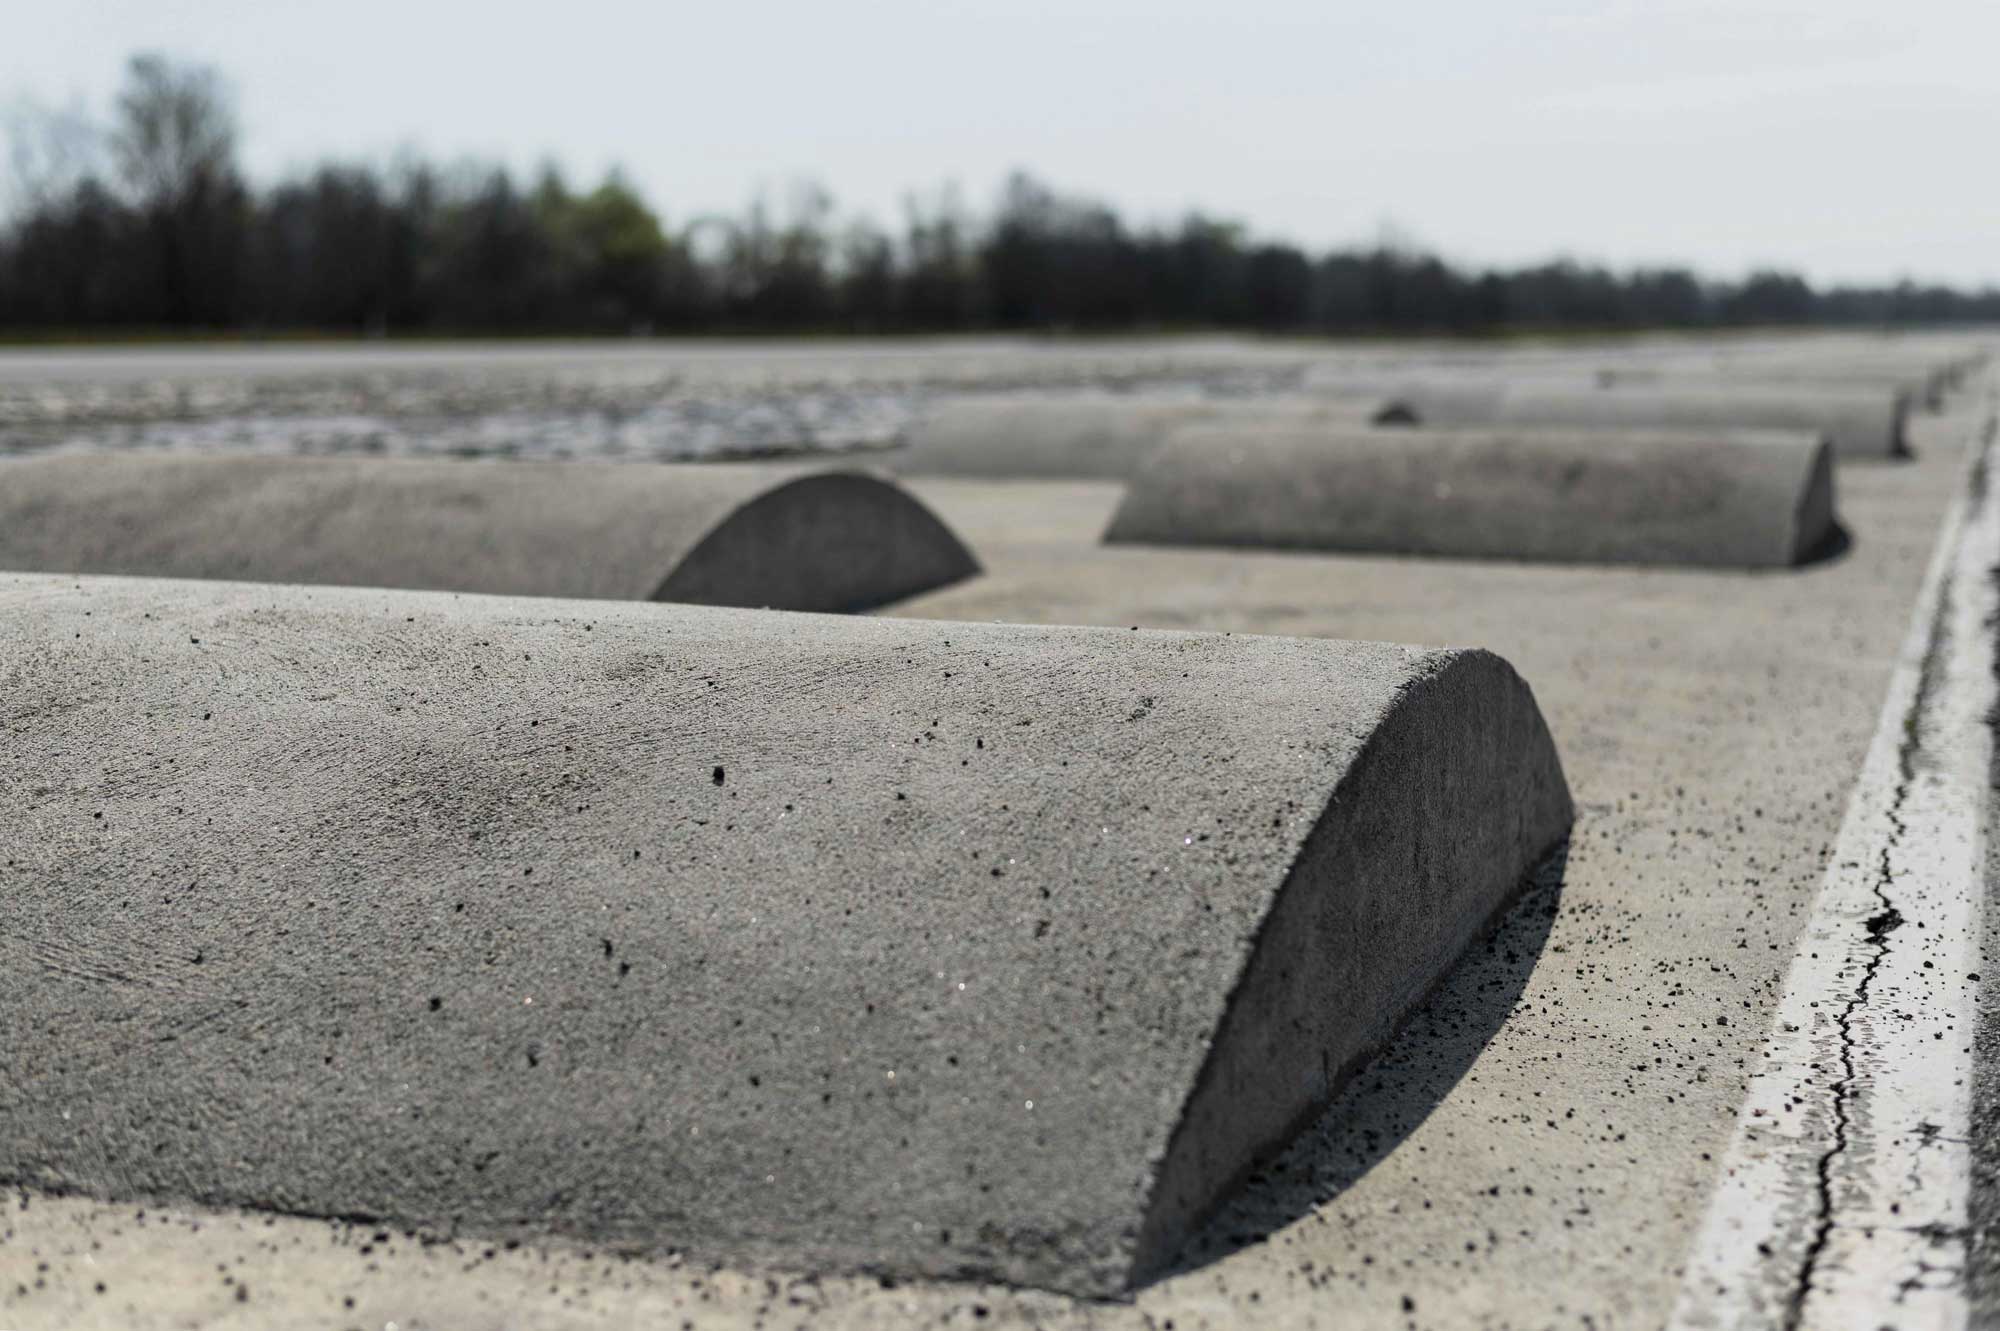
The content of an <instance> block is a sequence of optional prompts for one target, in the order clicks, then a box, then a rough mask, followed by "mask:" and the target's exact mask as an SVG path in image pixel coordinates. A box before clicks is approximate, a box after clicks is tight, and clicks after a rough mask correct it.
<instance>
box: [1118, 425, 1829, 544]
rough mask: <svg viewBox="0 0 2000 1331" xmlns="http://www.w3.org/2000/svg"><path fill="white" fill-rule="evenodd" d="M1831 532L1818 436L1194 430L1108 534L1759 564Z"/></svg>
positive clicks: (1170, 540) (1176, 442) (1158, 462)
mask: <svg viewBox="0 0 2000 1331" xmlns="http://www.w3.org/2000/svg"><path fill="white" fill-rule="evenodd" d="M1835 536H1836V529H1835V525H1834V503H1833V466H1832V461H1831V458H1830V456H1829V450H1828V448H1827V446H1826V444H1825V443H1823V442H1822V441H1820V440H1819V439H1817V438H1815V437H1814V436H1812V435H1801V434H1783V433H1755V432H1746V433H1738V434H1722V435H1690V434H1681V433H1666V432H1658V431H1653V432H1648V431H1639V430H1629V431H1626V430H1621V431H1615V432H1611V433H1609V434H1606V433H1604V432H1601V431H1600V432H1583V431H1546V430H1545V431H1526V430H1374V431H1352V432H1348V433H1344V434H1337V433H1335V434H1330V433H1328V432H1326V431H1319V430H1299V429H1282V428H1279V429H1269V430H1264V431H1259V432H1254V433H1247V432H1242V431H1230V430H1223V429H1218V428H1215V427H1200V428H1195V429H1190V430H1187V431H1184V432H1182V433H1181V434H1179V435H1176V436H1175V437H1174V438H1173V440H1172V441H1170V442H1169V443H1168V444H1167V445H1166V446H1165V447H1164V448H1162V449H1161V450H1160V451H1159V452H1158V453H1157V454H1155V455H1154V457H1153V458H1152V460H1151V461H1150V462H1149V463H1148V464H1147V466H1146V467H1145V469H1144V470H1142V471H1141V472H1140V474H1139V475H1138V477H1137V478H1135V479H1134V481H1133V482H1132V484H1131V486H1130V487H1129V488H1128V489H1127V491H1126V494H1125V498H1124V501H1123V502H1122V503H1121V504H1120V505H1119V508H1118V511H1117V512H1116V513H1115V514H1114V515H1113V517H1112V519H1111V525H1110V527H1109V528H1108V529H1107V530H1106V531H1105V534H1104V539H1105V540H1106V541H1109V542H1140V543H1148V544H1158V545H1229V546H1251V547H1261V548H1268V549H1303V550H1342V551H1355V552H1366V553H1380V554H1410V555H1447V556H1457V557H1464V558H1480V559H1514V560H1556V561H1565V562H1576V563H1618V564H1625V563H1641V564H1670V565H1671V564H1684V565H1719V566H1725V567H1732V566H1733V567H1743V568H1763V567H1784V566H1787V565H1792V564H1797V563H1800V562H1801V561H1803V560H1805V559H1807V558H1809V557H1811V556H1812V555H1814V554H1815V553H1817V552H1819V551H1820V550H1822V549H1824V548H1825V547H1826V546H1827V544H1828V543H1829V542H1830V541H1831V540H1833V539H1835Z"/></svg>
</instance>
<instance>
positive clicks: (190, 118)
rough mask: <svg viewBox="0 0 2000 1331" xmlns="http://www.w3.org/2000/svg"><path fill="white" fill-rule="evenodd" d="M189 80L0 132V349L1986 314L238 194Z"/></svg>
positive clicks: (466, 173)
mask: <svg viewBox="0 0 2000 1331" xmlns="http://www.w3.org/2000/svg"><path fill="white" fill-rule="evenodd" d="M236 134H237V131H236V121H235V118H234V114H233V111H232V108H231V105H230V101H229V98H228V96H227V93H226V89H225V86H224V84H223V83H222V81H221V79H220V78H219V76H218V75H217V74H216V72H215V71H214V70H212V69H208V68H205V67H201V66H195V65H183V64H177V63H174V62H172V61H169V60H166V59H164V58H162V57H159V56H154V55H146V56H139V57H135V58H134V59H133V60H132V62H131V65H130V67H129V69H128V71H127V76H126V80H125V84H124V87H123V89H122V91H121V93H120V94H119V96H118V99H117V103H116V106H115V108H114V112H113V115H112V118H111V123H110V124H109V126H108V127H106V128H103V129H99V128H97V127H95V126H93V125H91V124H89V123H88V121H87V120H86V119H85V118H83V117H81V116H78V115H75V114H71V115H67V116H52V115H48V114H42V115H40V116H37V117H25V118H17V123H16V125H15V133H14V135H13V139H14V142H13V157H14V166H15V177H16V189H15V191H14V193H15V203H14V207H13V208H12V209H11V210H10V213H9V215H8V217H7V219H6V221H5V223H4V225H0V328H12V329H16V330H25V331H35V330H78V331H87V332H114V331H116V330H120V329H124V330H145V329H190V330H216V331H223V330H240V331H284V330H311V331H321V332H343V331H344V332H370V333H419V334H421V333H557V332H562V333H629V332H660V333H707V332H817V331H827V332H847V333H873V332H946V331H958V330H975V329H1007V330H1129V329H1144V328H1218V329H1246V330H1257V331H1264V332H1323V333H1373V332H1430V333H1436V332H1462V333H1480V332H1492V331H1496V330H1511V329H1532V330H1558V329H1572V328H1573V329H1588V330H1599V329H1617V328H1642V327H1676V328H1709V327H1724V326H1731V325H1751V324H1756V325H1770V324H1874V325H1884V324H1918V323H1921V324H1937V323H1948V322H1963V321H1993V320H2000V290H1995V289H1990V288H1989V289H1985V290H1979V291H1969V292H1968V291H1958V290H1954V289H1951V288H1948V287H1942V286H1917V285H1914V284H1910V283H1903V284H1900V285H1896V286H1888V287H1834V288H1829V289H1820V288H1816V287H1814V286H1813V285H1812V284H1810V283H1809V282H1807V281H1806V280H1804V279H1803V278H1801V277H1799V276H1797V275H1796V274H1790V273H1784V272H1776V271H1769V272H1759V273H1755V274H1753V275H1751V276H1750V277H1749V278H1747V279H1746V280H1743V281H1736V282H1724V281H1713V280H1708V279H1704V278H1703V277H1701V276H1699V275H1697V274H1696V273H1694V272H1692V271H1689V270H1687V269H1682V268H1651V269H1638V270H1632V271H1625V272H1618V271H1613V270H1611V269H1609V268H1605V267H1602V266H1595V265H1588V264H1581V263H1575V262H1570V261H1557V262H1551V263H1546V264H1541V265H1536V266H1530V267H1522V268H1513V269H1484V270H1477V271H1474V270H1470V269H1466V268H1463V267H1459V266H1455V265H1453V264H1450V263H1447V262H1446V261H1444V260H1442V259H1440V258H1437V257H1435V256H1433V255H1427V254H1424V253H1422V252H1420V251H1418V250H1416V249H1414V248H1413V247H1410V246H1407V245H1401V244H1393V243H1381V244H1376V245H1372V246H1366V247H1360V248H1354V249H1343V250H1336V251H1333V252H1330V253H1324V254H1317V255H1316V254H1313V253H1309V252H1307V251H1306V250H1303V249H1301V248H1299V247H1298V246H1295V245H1289V244H1283V243H1278V242H1273V241H1268V240H1260V239H1257V238H1255V237H1253V236H1252V235H1251V234H1250V233H1249V232H1247V231H1246V229H1245V228H1244V227H1242V226H1241V225H1239V224H1237V223H1234V222H1228V221H1221V220H1216V219H1214V218H1210V217H1205V216H1199V215H1194V216H1189V217H1187V218H1185V219H1184V220H1182V221H1181V222H1179V223H1178V224H1176V225H1173V226H1166V227H1132V226H1128V225H1127V224H1126V223H1125V222H1124V221H1123V220H1121V219H1120V217H1119V216H1118V214H1117V213H1116V212H1115V211H1114V210H1113V209H1112V208H1110V207H1108V206H1106V205H1105V204H1102V203H1098V202H1095V201H1092V200H1089V199H1084V198H1077V197H1071V196H1069V195H1065V194H1062V193H1059V192H1057V191H1055V190H1052V189H1050V188H1048V187H1047V186H1045V185H1043V184H1041V183H1039V182H1037V181H1035V180H1034V179H1032V178H1030V177H1028V176H1026V175H1022V174H1016V175H1015V176H1013V177H1012V178H1011V179H1009V180H1008V181H1007V182H1006V184H1005V186H1004V188H1003V189H1002V190H1001V193H1000V197H999V200H998V203H997V206H996V207H994V208H993V209H992V210H991V212H990V213H988V214H987V215H985V216H983V217H980V216H974V215H973V214H972V213H971V212H970V211H969V210H968V209H967V208H966V207H965V206H964V205H963V203H962V202H961V201H960V199H959V198H958V196H957V194H956V193H955V192H954V191H951V190H943V191H939V192H938V193H937V194H935V195H934V196H931V197H927V198H913V199H911V200H910V201H909V202H908V204H907V206H906V209H905V213H906V215H905V218H904V219H903V225H902V226H901V228H900V229H899V230H896V231H890V230H887V229H884V228H882V227H879V226H877V225H875V224H874V223H872V222H870V221H869V220H867V219H865V218H842V217H840V216H839V215H838V214H837V213H836V211H835V209H834V206H833V202H832V199H831V198H830V196H828V195H827V193H826V192H825V191H824V190H822V189H819V188H817V187H815V186H810V185H802V186H799V187H796V188H794V189H793V190H791V191H790V193H789V194H788V195H787V196H786V197H784V198H783V199H781V200H778V201H776V202H773V201H771V200H766V199H760V200H759V201H757V202H756V203H753V204H752V205H751V206H750V207H749V208H748V209H746V210H745V211H744V212H743V213H741V214H740V215H737V216H717V215H704V216H696V217H691V218H689V219H687V220H686V221H684V222H682V223H681V224H680V225H678V226H671V225H669V224H668V222H667V220H666V219H664V218H663V217H662V216H661V215H660V214H659V213H658V212H656V211H655V210H654V209H653V208H652V207H651V206H650V205H649V204H648V203H647V202H646V200H645V199H643V198H642V197H641V196H640V195H639V194H638V193H637V191H635V190H634V189H633V188H632V187H631V186H630V185H629V184H628V183H627V182H626V181H624V180H623V179H622V178H620V177H619V176H618V175H617V174H616V173H613V174H612V175H611V176H609V177H608V178H607V179H605V180H604V181H603V182H601V183H599V184H597V185H596V186H594V187H590V188H577V187H573V186H572V185H571V184H570V183H569V182H568V181H566V180H565V178H564V177H563V175H562V174H561V172H560V171H558V170H556V169H555V168H553V167H551V168H545V169H544V170H543V171H542V172H540V173H539V175H537V176H536V177H535V178H533V179H532V180H528V181H520V180H517V179H515V178H514V176H513V175H512V174H511V173H510V172H509V171H507V170H506V169H504V168H501V167H492V166H488V167H478V166H457V167H452V168H441V167H438V166H435V165H432V164H428V163H424V162H419V161H406V162H402V163H399V164H397V165H394V166H390V167H386V168H385V167H377V166H371V165H354V164H338V163H329V164H326V165H322V166H319V167H317V168H316V169H313V170H311V171H310V172H307V173H305V174H303V175H300V176H298V177H296V178H292V179H288V180H285V181H282V182H280V183H277V184H275V185H272V186H269V187H267V188H262V189H258V188H254V187H253V186H252V185H251V184H250V183H248V182H247V181H246V179H245V177H244V175H243V174H242V172H241V170H240V168H239V166H238V164H237V160H236Z"/></svg>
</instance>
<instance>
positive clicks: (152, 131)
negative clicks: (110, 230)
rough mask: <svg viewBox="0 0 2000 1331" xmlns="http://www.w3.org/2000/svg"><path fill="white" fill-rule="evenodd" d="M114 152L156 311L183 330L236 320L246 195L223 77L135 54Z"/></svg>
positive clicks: (115, 132)
mask: <svg viewBox="0 0 2000 1331" xmlns="http://www.w3.org/2000/svg"><path fill="white" fill-rule="evenodd" d="M111 152H112V157H113V159H114V160H115V161H116V163H117V165H118V171H119V175H120V176H121V178H122V179H123V182H124V185H125V188H126V191H127V193H128V194H129V195H130V197H131V200H132V202H133V204H134V205H135V206H136V207H137V209H138V210H139V213H140V215H141V217H142V219H143V222H144V227H145V232H146V234H147V235H148V236H149V237H150V244H151V247H152V249H153V252H154V257H153V261H152V263H151V265H150V266H151V268H152V272H153V282H152V283H151V285H152V287H153V290H154V291H155V292H156V293H157V294H156V297H155V299H156V301H157V304H156V306H155V313H154V317H155V318H157V319H158V320H159V321H161V322H164V323H168V324H174V325H179V326H186V325H190V324H193V325H220V324H223V323H226V322H228V321H229V320H230V319H232V318H234V317H235V316H236V314H237V312H238V308H239V307H238V301H237V295H238V292H237V276H238V273H239V271H240V269H241V259H242V253H241V251H242V242H243V236H244V229H245V222H246V219H247V214H248V212H249V208H250V201H249V196H248V191H246V190H245V188H244V186H243V182H242V180H241V179H240V178H239V177H238V176H237V174H236V116H235V112H234V111H233V110H232V109H231V107H230V102H229V95H228V92H227V90H226V89H225V88H224V86H223V82H222V77H221V75H219V74H217V73H216V72H215V71H214V70H213V69H210V68H208V67H206V66H203V65H177V64H175V63H173V62H172V61H170V60H168V59H167V58H166V57H164V56H161V55H138V56H134V57H133V58H132V63H131V64H130V65H129V66H128V67H127V69H126V76H125V87H124V90H123V91H121V92H120V93H119V95H118V108H117V116H116V120H115V122H114V124H113V126H112V130H111Z"/></svg>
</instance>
